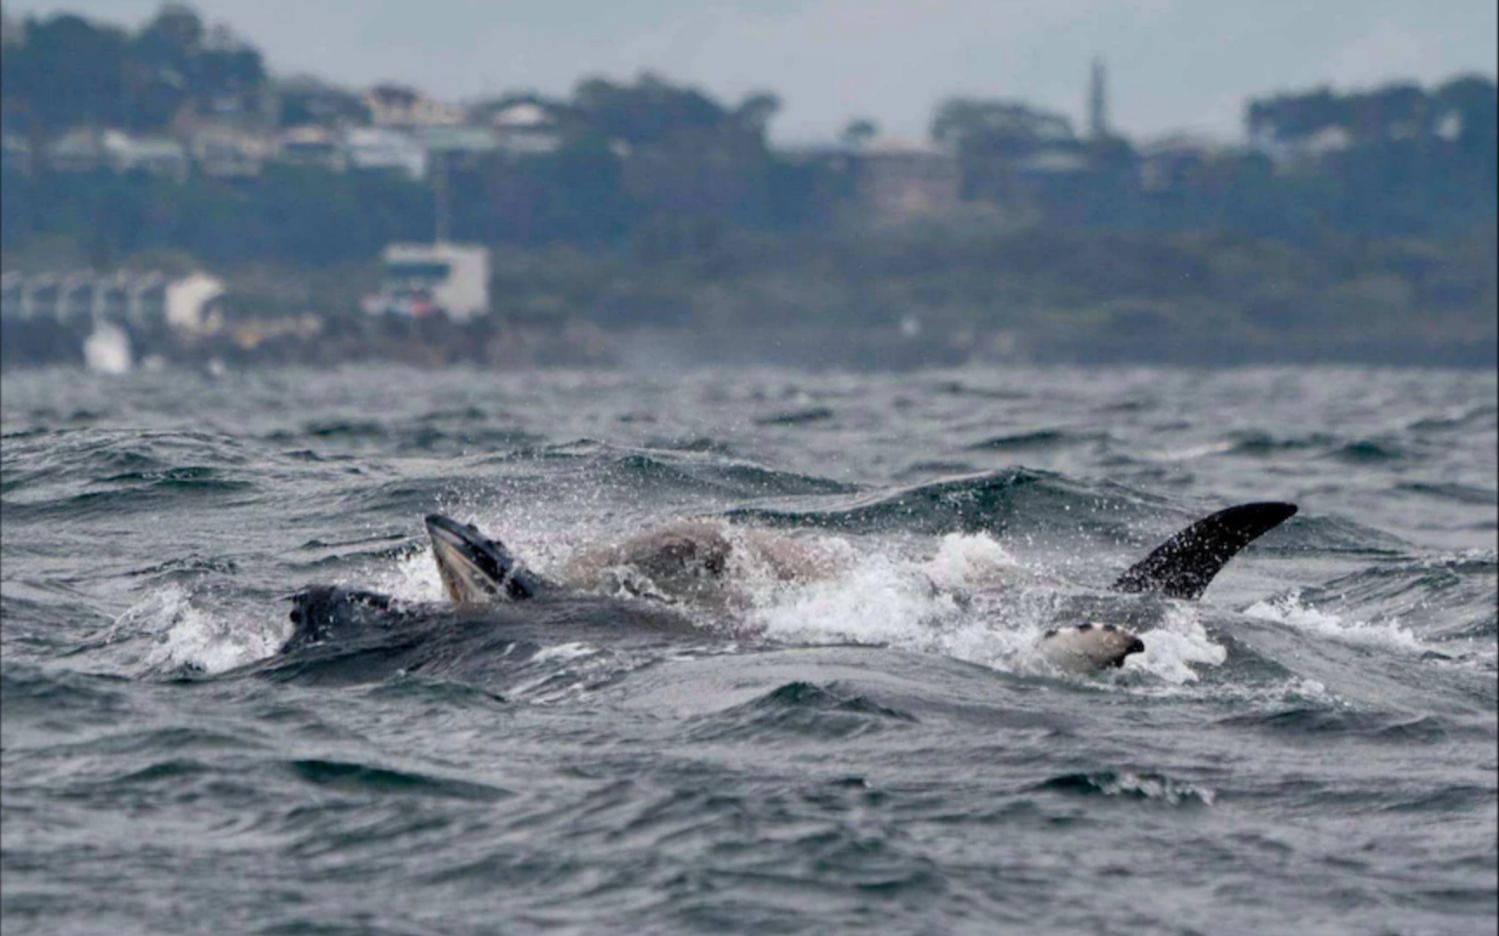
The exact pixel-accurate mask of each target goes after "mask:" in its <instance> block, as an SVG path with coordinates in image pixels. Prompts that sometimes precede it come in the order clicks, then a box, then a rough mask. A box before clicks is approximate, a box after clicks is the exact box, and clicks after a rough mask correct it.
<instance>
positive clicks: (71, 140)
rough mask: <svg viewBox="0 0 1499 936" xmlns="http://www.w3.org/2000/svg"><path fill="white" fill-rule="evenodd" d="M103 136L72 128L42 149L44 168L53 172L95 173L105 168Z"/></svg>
mask: <svg viewBox="0 0 1499 936" xmlns="http://www.w3.org/2000/svg"><path fill="white" fill-rule="evenodd" d="M102 136H103V134H101V133H100V132H99V131H98V130H95V129H93V128H90V127H74V128H73V129H71V130H68V131H67V132H65V133H63V134H62V135H61V136H59V137H57V138H56V139H54V140H52V141H51V142H49V143H47V144H46V146H45V147H43V153H44V155H45V158H46V167H47V168H48V169H51V170H53V171H54V172H96V171H98V170H100V169H103V168H104V166H105V155H104V141H103V139H102Z"/></svg>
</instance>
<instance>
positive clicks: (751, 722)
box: [689, 681, 917, 741]
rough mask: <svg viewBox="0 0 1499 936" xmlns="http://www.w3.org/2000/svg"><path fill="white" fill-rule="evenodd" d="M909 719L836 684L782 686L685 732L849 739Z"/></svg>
mask: <svg viewBox="0 0 1499 936" xmlns="http://www.w3.org/2000/svg"><path fill="white" fill-rule="evenodd" d="M916 721H917V719H916V717H915V716H914V715H911V714H909V713H907V712H903V711H901V710H899V709H896V708H892V707H890V706H887V705H883V704H881V703H879V702H876V701H874V700H873V699H871V698H869V697H867V696H865V695H862V694H859V693H855V692H849V691H847V690H846V689H845V688H844V687H842V686H839V685H838V684H836V683H834V684H829V685H826V686H820V685H817V684H815V683H809V682H800V681H798V682H791V683H786V684H785V685H782V686H780V687H778V688H776V689H773V690H771V691H770V692H767V693H765V694H764V695H762V696H760V697H758V698H756V699H752V700H750V701H749V702H745V703H743V704H741V705H737V706H734V707H733V708H729V709H725V710H723V711H721V712H715V713H714V714H712V715H709V716H704V717H703V718H701V719H699V720H698V722H697V724H695V725H694V726H693V727H692V728H691V729H690V731H689V733H690V735H691V736H692V737H693V738H695V739H697V740H703V741H706V740H719V741H723V740H730V739H745V738H751V737H758V738H761V739H763V740H766V741H770V740H773V739H774V738H775V737H776V736H779V735H787V734H790V735H797V736H812V737H825V738H829V739H834V738H838V739H841V738H851V737H857V736H860V735H863V734H866V733H868V732H871V731H879V730H881V729H883V728H885V727H889V726H890V724H891V723H895V724H899V723H915V722H916Z"/></svg>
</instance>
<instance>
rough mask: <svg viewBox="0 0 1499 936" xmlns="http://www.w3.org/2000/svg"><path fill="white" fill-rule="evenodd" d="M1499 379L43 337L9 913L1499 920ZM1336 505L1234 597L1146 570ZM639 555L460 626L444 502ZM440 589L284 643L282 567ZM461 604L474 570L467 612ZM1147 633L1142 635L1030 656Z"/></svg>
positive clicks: (3, 901)
mask: <svg viewBox="0 0 1499 936" xmlns="http://www.w3.org/2000/svg"><path fill="white" fill-rule="evenodd" d="M1495 393H1496V380H1495V374H1494V373H1492V372H1482V371H1421V370H1362V369H1295V370H1273V369H1270V370H1230V371H1220V372H1210V371H1194V370H1170V369H1166V370H1162V369H1045V370H1003V371H998V370H976V369H965V370H954V371H930V372H918V373H911V374H900V375H850V374H826V375H811V374H801V373H791V372H776V371H753V370H744V371H734V372H718V373H709V372H702V373H685V374H683V373H619V374H584V373H568V372H531V373H515V374H497V373H488V372H480V371H462V370H458V371H445V372H439V373H429V372H421V371H413V370H401V369H390V370H382V369H362V368H361V369H354V368H351V369H348V370H343V371H337V372H333V373H319V372H313V371H270V372H262V373H254V374H239V373H229V374H224V375H221V376H219V377H217V378H211V377H207V376H202V375H197V374H193V373H183V372H162V373H137V374H130V375H123V376H103V375H89V374H85V373H80V372H73V371H29V372H28V371H20V372H13V373H9V374H6V375H5V376H4V377H3V379H0V394H3V405H0V406H3V408H0V431H3V434H4V436H3V449H0V455H3V459H0V461H3V465H0V468H3V470H0V497H3V517H0V519H3V552H0V559H3V589H0V592H3V595H0V598H3V600H0V650H3V663H0V705H3V708H0V712H3V730H0V744H3V760H0V781H3V783H0V832H3V844H0V876H3V880H0V886H3V898H0V905H3V906H0V924H3V926H4V929H5V931H6V932H7V933H104V932H107V933H113V934H119V933H204V932H225V933H227V932H236V933H237V932H245V933H288V934H289V933H350V934H353V933H392V934H394V933H532V932H579V933H592V932H621V933H624V932H629V933H647V932H648V933H829V932H851V931H872V932H882V933H948V932H953V933H993V932H1089V933H1092V932H1096V933H1125V932H1158V933H1246V932H1256V933H1279V932H1297V933H1401V934H1417V933H1433V934H1435V933H1442V934H1446V933H1491V932H1493V930H1494V926H1495V922H1496V900H1499V887H1496V874H1499V860H1496V856H1499V852H1496V844H1495V833H1496V769H1499V768H1496V739H1499V725H1496V673H1499V670H1496V611H1495V608H1496V597H1499V592H1496V553H1495V546H1496V543H1495V537H1496V529H1499V526H1496V524H1499V498H1496V462H1495V459H1496V454H1495V447H1496V410H1495ZM1270 499H1275V500H1282V499H1283V500H1290V501H1294V502H1296V503H1297V504H1299V505H1300V507H1301V512H1300V513H1299V514H1298V515H1297V516H1296V517H1294V518H1292V519H1291V520H1290V521H1289V522H1287V523H1286V524H1285V525H1284V526H1283V527H1281V528H1279V529H1277V530H1274V531H1272V532H1271V533H1269V534H1267V535H1266V536H1265V537H1264V538H1263V539H1262V540H1260V541H1259V542H1257V543H1255V544H1254V545H1252V546H1251V547H1250V548H1249V549H1248V550H1246V551H1245V552H1244V553H1243V554H1242V555H1240V556H1239V557H1238V558H1237V559H1235V560H1234V561H1233V562H1232V563H1230V564H1229V566H1228V567H1227V568H1226V569H1225V570H1224V572H1223V573H1222V574H1221V575H1220V576H1219V578H1218V579H1217V580H1216V581H1215V582H1214V584H1213V586H1212V587H1211V588H1209V589H1208V591H1207V593H1206V595H1205V596H1204V597H1203V599H1202V600H1201V601H1199V602H1195V603H1188V602H1179V601H1170V600H1164V599H1161V598H1156V597H1148V596H1122V595H1116V594H1113V593H1111V592H1109V591H1108V590H1107V586H1108V584H1109V583H1110V582H1111V581H1112V579H1113V578H1114V576H1116V575H1117V574H1118V573H1119V572H1120V571H1122V570H1123V569H1124V568H1126V567H1127V566H1129V565H1130V564H1131V563H1132V562H1134V561H1135V560H1137V559H1138V558H1140V557H1142V556H1144V555H1145V554H1146V553H1147V552H1148V551H1149V550H1150V549H1151V548H1152V547H1153V546H1154V545H1155V544H1157V543H1158V542H1160V541H1161V540H1163V539H1164V538H1166V537H1167V536H1169V535H1170V534H1171V533H1173V532H1175V531H1176V530H1177V529H1179V528H1181V527H1183V526H1185V525H1186V524H1187V523H1189V522H1191V521H1192V520H1193V519H1195V518H1197V517H1199V516H1202V515H1205V514H1207V513H1210V512H1212V511H1214V510H1217V509H1219V508H1221V507H1225V506H1228V505H1229V504H1232V503H1238V502H1243V501H1251V500H1270ZM434 510H438V511H443V512H447V513H450V514H453V515H454V516H457V517H459V518H460V519H462V520H465V521H467V520H472V521H474V522H476V523H477V524H478V525H479V526H481V527H482V528H483V529H485V530H486V531H487V532H488V533H490V534H491V535H496V536H499V537H501V538H502V539H504V541H505V542H506V543H507V544H508V545H509V546H510V547H511V549H512V550H513V551H514V552H516V553H517V554H518V555H520V556H521V557H523V558H524V559H525V561H526V562H527V563H529V564H530V565H532V566H533V567H535V568H536V569H538V570H539V571H540V572H541V573H543V574H550V573H553V572H556V571H557V570H559V569H562V568H564V567H565V566H566V564H567V563H568V561H569V559H570V558H571V557H574V556H575V555H576V554H578V552H579V551H580V550H583V549H587V548H589V547H591V546H594V545H598V544H602V543H609V542H613V541H618V540H620V539H622V538H624V537H627V536H629V535H632V534H634V533H638V532H640V531H642V530H646V529H649V528H651V527H653V526H656V525H658V524H664V523H668V522H671V521H674V520H679V519H682V518H689V517H690V518H704V519H706V520H707V521H709V522H711V523H714V524H718V525H721V526H722V527H723V529H725V530H726V531H727V532H728V535H730V536H731V537H734V536H752V535H762V534H760V533H758V532H756V531H761V530H763V531H769V532H768V533H766V534H764V535H766V536H769V535H770V534H771V533H773V534H774V535H775V536H777V537H785V538H789V539H791V540H794V541H797V543H798V546H799V548H802V549H803V550H806V551H810V552H811V553H813V554H815V555H817V556H820V557H824V558H825V559H826V560H827V561H826V563H825V565H826V568H827V569H828V570H830V571H827V572H826V573H825V574H822V575H819V576H816V577H813V578H811V579H810V580H800V579H797V578H787V577H786V576H784V575H780V574H777V573H776V570H774V569H772V568H768V567H766V566H765V565H764V564H763V563H762V564H756V563H755V562H750V561H746V562H739V563H732V564H731V566H730V569H729V573H728V574H729V576H730V579H731V585H732V588H733V591H734V595H735V599H734V601H733V603H732V607H731V608H729V609H728V610H727V611H725V610H724V609H721V608H720V609H718V610H717V611H715V612H713V613H711V614H710V613H708V612H702V613H701V614H698V613H697V612H693V614H695V615H696V616H694V617H693V623H694V625H695V627H694V629H693V630H692V631H691V632H689V633H685V634H662V633H660V632H657V631H652V630H649V629H645V628H641V627H637V626H635V620H636V618H637V617H638V616H639V615H642V614H649V613H651V605H652V603H651V602H650V601H648V600H646V599H641V598H635V597H631V596H629V595H624V594H609V593H608V588H607V587H602V586H601V587H600V588H598V589H595V590H594V591H593V592H590V593H569V594H566V595H563V596H560V597H559V598H558V599H557V600H555V601H552V602H550V603H547V604H544V605H538V606H536V607H535V608H529V607H527V606H524V605H517V606H512V607H508V608H501V609H497V610H496V612H495V613H494V615H493V616H492V618H488V619H484V620H467V621H464V622H455V621H452V620H450V618H448V617H444V611H443V609H442V608H441V607H440V601H441V593H440V586H439V583H438V579H437V575H436V571H435V568H434V567H433V564H432V562H431V559H430V556H429V555H428V553H427V552H426V544H425V536H424V533H423V530H422V524H421V518H422V516H423V515H424V514H426V513H428V512H430V511H434ZM326 583H334V584H345V585H352V586H359V587H365V588H372V589H376V590H380V591H383V592H386V593H389V594H391V595H393V596H394V597H396V598H397V599H398V600H400V601H401V602H403V603H407V604H408V605H409V606H411V607H413V608H416V609H418V610H419V613H426V611H422V610H421V609H428V608H430V626H427V627H426V628H424V629H418V630H417V631H414V632H411V633H407V634H406V635H404V636H403V637H402V639H401V640H400V641H391V640H384V639H375V640H370V641H364V642H357V641H356V642H355V643H353V644H351V645H347V646H335V645H325V646H322V647H319V648H315V649H316V652H315V653H310V654H303V655H293V656H290V657H289V656H287V655H282V654H278V648H279V647H280V644H281V642H282V641H283V640H284V639H285V637H286V635H287V634H288V633H289V631H290V624H289V622H288V619H287V611H288V609H289V604H288V602H287V600H286V599H287V596H288V595H289V594H290V593H292V592H293V591H295V590H297V589H299V588H301V587H303V586H307V585H312V584H326ZM427 603H431V604H430V605H429V604H427ZM1080 619H1095V620H1112V621H1119V622H1121V623H1125V624H1127V625H1128V626H1130V627H1133V628H1135V629H1137V631H1138V632H1139V633H1141V635H1142V637H1143V639H1144V640H1145V643H1146V651H1145V652H1144V653H1143V654H1139V655H1136V656H1132V657H1131V658H1130V659H1129V660H1128V662H1127V664H1126V665H1125V666H1124V667H1123V668H1122V669H1121V670H1118V671H1111V672H1109V673H1106V674H1102V675H1094V676H1068V675H1065V674H1061V673H1057V672H1054V671H1052V670H1051V669H1049V668H1048V666H1047V664H1046V663H1045V661H1044V660H1042V659H1041V658H1039V657H1038V656H1037V654H1036V652H1035V650H1034V642H1035V640H1036V639H1037V637H1038V635H1040V634H1041V633H1042V632H1044V630H1045V629H1046V628H1048V627H1051V626H1056V625H1058V624H1066V623H1075V622H1076V621H1078V620H1080Z"/></svg>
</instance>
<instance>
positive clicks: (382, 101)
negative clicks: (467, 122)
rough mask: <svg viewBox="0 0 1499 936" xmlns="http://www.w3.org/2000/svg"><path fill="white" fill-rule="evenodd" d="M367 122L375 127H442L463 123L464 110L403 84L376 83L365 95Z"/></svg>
mask: <svg viewBox="0 0 1499 936" xmlns="http://www.w3.org/2000/svg"><path fill="white" fill-rule="evenodd" d="M364 106H365V108H366V109H367V110H368V111H369V114H370V122H371V123H373V124H374V125H375V126H377V127H403V128H411V127H443V126H452V125H454V124H460V123H462V122H463V111H462V110H460V109H459V108H457V107H455V106H453V105H452V104H448V103H446V102H444V101H437V100H434V99H432V98H429V97H427V96H426V95H424V94H422V93H421V92H420V91H417V90H416V89H415V88H408V87H405V86H404V85H394V84H381V85H375V86H374V87H373V88H371V89H369V90H368V91H366V92H365V94H364Z"/></svg>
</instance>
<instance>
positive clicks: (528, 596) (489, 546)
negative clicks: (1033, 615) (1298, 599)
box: [282, 502, 1297, 673]
mask: <svg viewBox="0 0 1499 936" xmlns="http://www.w3.org/2000/svg"><path fill="white" fill-rule="evenodd" d="M1296 509H1297V508H1296V505H1294V504H1288V503H1280V502H1260V503H1252V504H1241V505H1238V506H1235V507H1229V508H1227V509H1226V510H1220V511H1218V512H1217V513H1214V514H1212V515H1210V516H1207V517H1204V518H1202V519H1200V520H1198V521H1196V522H1194V523H1193V524H1191V525H1190V526H1188V527H1187V528H1186V529H1184V530H1182V531H1180V532H1179V533H1177V534H1176V535H1174V536H1172V537H1171V538H1170V539H1168V540H1166V541H1165V542H1164V543H1162V544H1161V545H1160V546H1158V547H1156V548H1155V549H1154V550H1152V551H1151V553H1150V554H1149V555H1148V556H1146V557H1145V558H1144V559H1142V560H1141V561H1140V562H1138V563H1136V564H1134V565H1133V566H1131V567H1130V568H1128V569H1127V570H1125V572H1124V573H1123V574H1122V575H1120V576H1119V578H1118V579H1116V580H1115V581H1114V583H1113V584H1112V585H1111V586H1110V588H1111V590H1112V591H1115V592H1119V593H1124V594H1145V593H1154V594H1159V595H1161V596H1163V597H1166V598H1171V599H1177V600H1182V601H1194V600H1196V599H1197V598H1199V597H1201V595H1202V593H1203V592H1204V591H1205V590H1206V589H1207V587H1208V585H1209V584H1210V583H1211V582H1212V580H1213V579H1214V577H1215V576H1217V574H1218V573H1219V572H1220V571H1222V569H1223V567H1224V566H1225V565H1227V564H1228V562H1229V560H1230V559H1232V558H1233V557H1234V556H1235V555H1237V554H1238V553H1239V552H1240V551H1241V550H1242V549H1243V548H1244V547H1245V546H1247V545H1249V543H1251V542H1253V541H1254V540H1255V539H1258V538H1259V537H1260V536H1262V535H1264V534H1265V533H1267V532H1268V531H1270V530H1272V529H1274V528H1275V527H1277V526H1279V525H1280V524H1281V523H1284V522H1285V521H1286V520H1288V519H1289V518H1290V517H1291V516H1293V515H1294V514H1295V513H1296ZM425 525H426V529H427V535H428V537H429V539H430V540H431V544H432V555H433V558H434V559H435V561H436V563H437V569H438V574H439V577H440V578H441V579H442V584H443V590H444V592H445V593H446V594H447V597H448V599H449V601H450V602H451V603H452V605H453V606H454V607H456V608H458V609H466V610H468V611H469V612H482V611H483V609H484V608H485V607H492V606H494V605H495V604H507V605H508V604H513V603H517V602H534V601H536V599H538V598H542V597H545V596H547V595H549V594H551V593H556V592H560V591H565V590H566V589H565V588H564V587H563V586H561V585H558V584H556V583H553V582H549V581H547V580H546V579H544V578H542V577H541V576H539V575H537V574H536V573H534V572H532V571H531V570H530V569H528V568H526V567H525V565H524V564H522V563H521V562H520V561H519V560H517V559H516V558H515V556H513V555H512V554H511V552H510V551H509V549H507V548H506V547H505V545H504V543H502V542H500V541H499V540H497V539H491V538H488V537H486V536H484V534H483V533H481V532H480V531H479V529H478V527H476V526H474V525H473V524H471V523H460V522H458V521H456V520H453V519H452V518H450V517H446V516H443V515H442V514H435V513H434V514H429V515H428V516H427V517H426V521H425ZM629 544H634V547H633V552H632V553H630V555H629V561H631V562H634V563H638V564H639V565H641V566H642V567H645V568H649V569H651V570H652V572H653V574H654V575H655V576H656V577H657V578H658V579H659V580H661V581H668V582H669V581H685V582H691V583H698V584H700V583H702V582H704V581H710V582H711V581H713V580H715V579H721V578H722V577H723V576H724V575H725V574H726V570H727V568H728V556H729V553H730V552H731V550H732V549H733V548H734V547H733V545H732V544H731V543H730V542H729V541H728V540H727V539H726V538H724V537H723V535H722V534H721V533H717V532H714V531H712V530H711V529H708V528H707V527H706V526H704V525H700V524H698V525H694V524H687V525H678V526H676V527H672V528H668V532H667V533H665V534H660V535H646V536H641V537H636V538H635V539H633V540H631V541H629ZM627 545H628V544H627ZM615 552H616V553H617V552H618V550H616V551H615ZM616 558H618V556H617V555H616ZM696 587H697V585H694V588H696ZM700 594H701V591H700V590H697V591H693V590H684V591H680V592H678V593H676V597H678V598H681V597H682V596H686V597H685V598H683V602H684V603H686V602H689V601H691V600H692V598H693V596H697V595H700ZM643 597H645V596H643ZM653 597H657V598H663V599H664V600H663V601H662V602H660V603H659V604H660V607H657V608H648V607H646V606H647V605H650V604H651V602H648V601H644V600H642V601H626V602H623V603H625V604H633V605H636V606H637V607H636V608H635V609H634V610H633V611H632V612H631V614H630V617H631V619H632V620H634V621H641V620H644V621H647V622H654V623H658V624H659V629H661V630H666V631H677V632H682V631H686V630H691V626H690V624H689V623H688V622H687V619H686V617H685V616H683V615H681V614H679V613H677V612H676V610H675V609H674V608H673V607H671V604H672V600H673V596H672V595H666V596H662V595H660V594H656V595H654V596H653ZM292 600H293V608H292V611H291V621H292V624H293V625H294V627H293V631H292V634H291V636H290V637H289V638H288V639H287V640H286V642H285V643H284V644H283V646H282V650H283V652H289V651H294V650H298V649H301V648H305V647H309V646H313V645H316V644H321V643H326V642H330V641H338V640H343V639H348V638H352V637H354V636H357V635H359V634H361V633H363V632H366V631H368V630H369V629H371V628H383V629H387V630H388V629H390V628H392V627H397V626H399V624H400V623H401V622H402V620H404V619H406V618H411V617H414V616H417V615H420V614H421V611H420V609H416V608H411V607H403V606H401V605H400V603H399V602H395V601H393V600H392V599H391V598H389V597H388V596H385V595H380V594H377V593H375V592H368V591H361V590H358V589H350V588H341V587H329V586H319V587H313V588H307V589H304V590H302V591H300V592H298V593H297V594H295V595H293V596H292ZM642 611H648V612H650V613H644V614H643V613H642ZM1037 649H1038V651H1039V652H1040V654H1041V656H1042V657H1043V658H1044V659H1046V660H1047V661H1048V662H1050V663H1051V664H1052V665H1053V666H1054V667H1056V668H1057V669H1060V670H1063V671H1066V672H1071V673H1088V672H1094V671H1098V670H1104V669H1109V668H1119V667H1122V666H1123V665H1124V661H1125V660H1126V659H1127V658H1128V657H1129V656H1131V655H1132V654H1136V653H1141V652H1143V651H1144V649H1145V643H1144V641H1143V640H1142V639H1141V638H1140V637H1139V636H1137V635H1136V634H1134V633H1132V632H1130V631H1128V630H1126V629H1124V628H1122V627H1119V626H1117V625H1115V624H1111V623H1101V622H1094V621H1083V622H1080V623H1077V624H1073V625H1068V626H1064V627H1057V628H1053V629H1050V630H1048V631H1046V633H1045V634H1044V635H1043V636H1042V637H1041V639H1040V641H1039V642H1038V644H1037Z"/></svg>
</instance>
